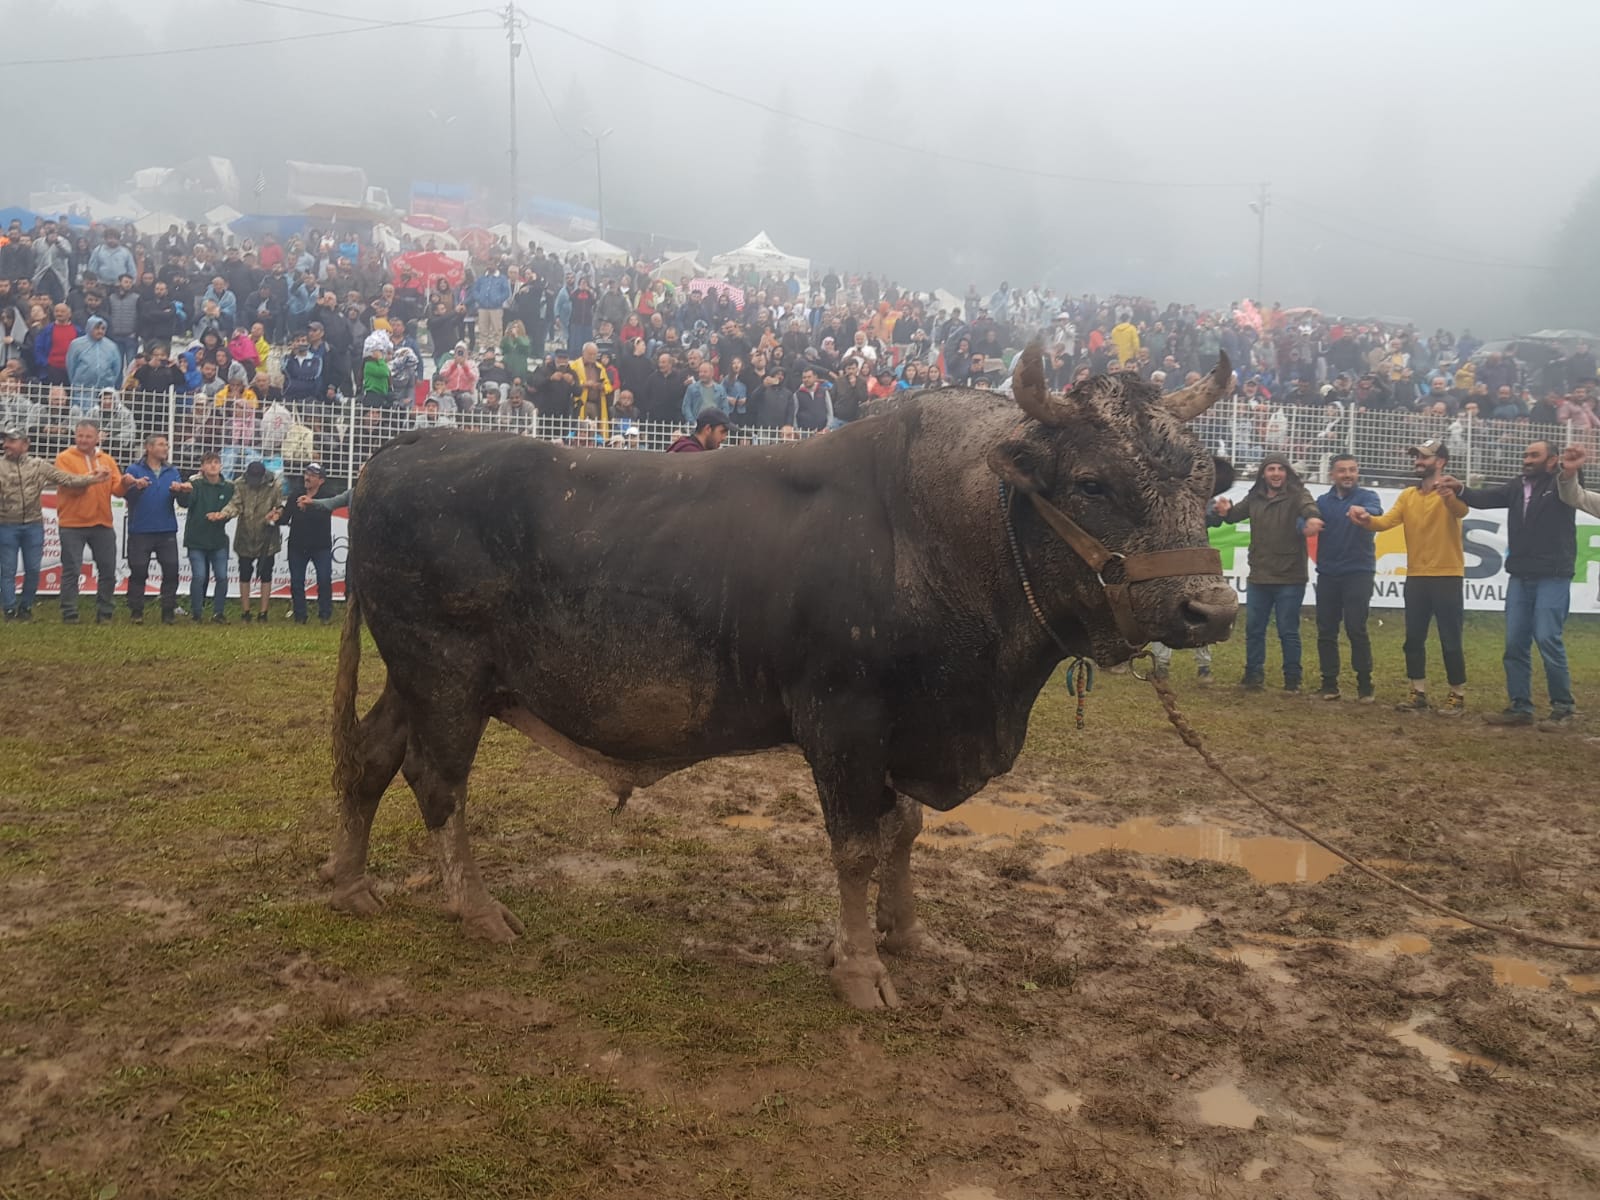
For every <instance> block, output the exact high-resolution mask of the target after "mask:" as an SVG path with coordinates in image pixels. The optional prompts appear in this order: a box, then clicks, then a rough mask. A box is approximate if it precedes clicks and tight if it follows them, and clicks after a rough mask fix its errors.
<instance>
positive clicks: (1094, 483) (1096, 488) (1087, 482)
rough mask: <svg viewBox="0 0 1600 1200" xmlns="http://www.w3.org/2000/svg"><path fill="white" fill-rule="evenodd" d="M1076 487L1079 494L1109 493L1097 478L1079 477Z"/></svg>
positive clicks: (1102, 494)
mask: <svg viewBox="0 0 1600 1200" xmlns="http://www.w3.org/2000/svg"><path fill="white" fill-rule="evenodd" d="M1077 488H1078V494H1079V495H1080V496H1104V495H1107V494H1108V493H1109V489H1108V488H1107V487H1106V485H1105V484H1103V483H1101V482H1100V481H1099V480H1098V479H1080V480H1078V483H1077Z"/></svg>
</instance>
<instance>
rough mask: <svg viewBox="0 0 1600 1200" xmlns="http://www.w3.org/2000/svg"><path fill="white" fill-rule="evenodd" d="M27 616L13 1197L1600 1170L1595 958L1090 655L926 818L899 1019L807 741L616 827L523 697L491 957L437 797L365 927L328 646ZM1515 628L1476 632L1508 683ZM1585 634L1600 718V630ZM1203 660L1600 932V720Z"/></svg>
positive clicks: (1203, 712) (13, 682)
mask: <svg viewBox="0 0 1600 1200" xmlns="http://www.w3.org/2000/svg"><path fill="white" fill-rule="evenodd" d="M46 615H47V616H48V613H46ZM1394 625H1395V622H1393V621H1390V622H1388V623H1387V625H1386V627H1385V628H1384V629H1382V630H1379V631H1378V652H1379V656H1380V663H1383V664H1389V665H1391V669H1390V670H1389V671H1388V675H1389V676H1393V678H1388V677H1386V678H1385V680H1384V686H1385V688H1386V693H1385V698H1386V699H1388V700H1393V699H1397V698H1398V694H1397V693H1398V687H1399V679H1398V662H1399V652H1398V631H1397V630H1396V629H1395V628H1394ZM6 638H7V644H6V651H7V659H6V663H5V666H4V668H0V669H3V671H4V676H3V679H4V683H3V699H4V704H5V719H4V723H3V732H0V981H3V982H0V1196H5V1197H24V1196H25V1197H30V1198H32V1197H63V1198H66V1197H72V1198H75V1200H76V1198H81V1197H86V1196H87V1197H101V1198H103V1200H109V1198H110V1197H112V1196H120V1197H144V1196H149V1197H171V1196H182V1197H190V1196H195V1197H199V1196H229V1197H258V1196H259V1197H273V1198H275V1200H277V1198H282V1197H305V1196H330V1197H331V1196H363V1197H364V1196H383V1197H413V1196H415V1197H424V1196H427V1197H436V1196H471V1197H502V1196H503V1197H512V1196H562V1197H585V1196H592V1197H602V1196H603V1197H639V1198H641V1200H642V1198H645V1197H652V1198H659V1197H671V1198H676V1197H700V1196H706V1197H763V1198H765V1197H795V1198H800V1197H806V1198H811V1197H846V1196H848V1197H858V1196H862V1195H871V1196H877V1197H885V1198H890V1197H948V1198H951V1200H986V1198H990V1197H995V1198H1000V1200H1030V1198H1040V1200H1042V1198H1045V1197H1084V1198H1090V1197H1093V1198H1096V1200H1101V1198H1119V1197H1128V1198H1134V1197H1149V1198H1152V1200H1166V1198H1169V1197H1170V1198H1177V1197H1193V1196H1227V1197H1232V1196H1236V1197H1280V1196H1282V1197H1322V1196H1326V1197H1340V1198H1366V1197H1371V1198H1374V1200H1376V1198H1378V1197H1385V1198H1398V1197H1408V1196H1418V1197H1424V1196H1427V1197H1432V1196H1446V1197H1457V1196H1483V1197H1494V1198H1495V1200H1504V1198H1506V1197H1547V1196H1550V1197H1593V1196H1595V1195H1597V1194H1600V955H1596V954H1583V953H1576V952H1566V951H1556V950H1545V949H1540V948H1533V947H1528V946H1522V945H1518V944H1516V943H1511V942H1508V941H1505V940H1503V939H1499V938H1496V937H1494V936H1492V935H1489V934H1486V933H1483V932H1481V931H1477V930H1473V929H1469V928H1461V927H1458V926H1456V925H1455V924H1453V923H1451V922H1447V921H1440V920H1436V919H1433V918H1430V917H1428V916H1426V915H1424V914H1418V913H1417V912H1415V911H1413V910H1411V909H1409V908H1408V907H1407V906H1406V905H1405V904H1404V903H1403V902H1402V901H1401V900H1400V899H1399V898H1398V897H1397V896H1395V895H1393V894H1391V893H1387V892H1385V891H1383V890H1381V889H1379V888H1378V886H1377V885H1375V884H1373V883H1371V882H1369V881H1367V880H1365V879H1363V878H1361V877H1359V876H1355V875H1353V873H1351V872H1350V871H1348V870H1345V869H1341V868H1340V867H1339V866H1338V864H1337V863H1336V862H1334V861H1332V860H1330V859H1329V858H1328V857H1327V856H1326V855H1325V854H1324V853H1323V852H1321V851H1320V850H1317V849H1316V848H1315V847H1309V846H1307V845H1305V844H1303V843H1300V842H1298V841H1296V840H1295V839H1293V838H1292V837H1286V836H1284V831H1282V830H1276V829H1273V828H1271V826H1270V823H1269V822H1268V821H1267V820H1266V819H1265V818H1264V817H1263V816H1261V815H1260V814H1259V813H1258V812H1257V811H1255V810H1254V809H1252V808H1251V807H1250V806H1249V805H1248V804H1247V803H1246V802H1244V801H1242V800H1240V799H1239V798H1237V797H1235V796H1231V795H1229V794H1227V793H1226V791H1225V790H1224V789H1222V788H1221V787H1220V786H1219V785H1218V784H1217V783H1216V782H1215V781H1214V780H1213V779H1211V778H1210V777H1208V776H1207V775H1205V774H1204V773H1203V772H1202V770H1201V769H1200V767H1199V766H1198V763H1197V760H1195V759H1194V758H1193V756H1192V754H1191V752H1190V751H1188V750H1187V749H1185V748H1184V747H1183V746H1182V745H1181V744H1180V743H1179V742H1178V741H1177V740H1176V738H1174V737H1173V736H1172V735H1171V733H1170V732H1169V731H1168V729H1167V727H1166V725H1165V723H1164V721H1163V719H1162V717H1161V715H1160V714H1159V712H1158V710H1157V709H1156V707H1155V705H1154V703H1153V700H1152V699H1151V697H1150V695H1149V692H1148V688H1147V687H1146V686H1145V685H1142V684H1139V683H1138V682H1137V681H1136V680H1133V679H1131V678H1128V677H1111V678H1103V679H1102V680H1101V683H1100V685H1099V687H1098V688H1097V691H1096V694H1095V695H1094V697H1093V698H1092V699H1091V703H1090V706H1089V714H1088V716H1089V725H1090V727H1089V729H1088V730H1086V731H1084V732H1081V733H1080V732H1076V731H1074V730H1073V729H1072V721H1071V710H1070V707H1069V706H1068V704H1067V702H1066V698H1065V694H1064V692H1063V691H1062V690H1061V689H1060V687H1059V684H1054V685H1052V688H1051V689H1050V690H1048V691H1047V692H1046V694H1045V696H1044V697H1043V698H1042V699H1041V702H1040V705H1039V708H1038V710H1037V712H1036V715H1035V720H1034V726H1033V730H1032V733H1031V735H1030V740H1029V744H1028V748H1027V750H1026V752H1025V754H1024V756H1023V758H1022V759H1021V760H1020V761H1019V763H1018V764H1017V769H1016V770H1015V772H1014V773H1013V774H1012V775H1010V776H1008V777H1006V778H1004V779H1001V780H998V781H996V782H995V783H994V784H993V785H992V786H991V787H990V788H989V789H988V790H987V791H986V792H985V793H984V794H983V795H982V796H981V797H980V798H979V799H978V800H977V801H976V802H974V803H971V804H969V805H967V806H964V807H963V808H961V809H958V810H956V811H955V812H953V813H951V814H948V816H941V817H938V818H936V819H931V820H930V821H929V828H928V830H927V831H926V832H925V833H924V835H923V838H922V841H921V842H920V843H919V848H918V852H917V855H916V858H915V866H916V869H917V871H918V874H919V878H920V893H921V896H922V897H923V900H924V904H925V908H924V914H925V917H926V919H927V921H928V923H929V925H930V926H931V928H932V929H933V931H934V932H935V933H936V934H938V935H939V936H940V937H942V938H943V939H945V940H946V941H947V942H948V943H951V944H952V945H953V946H954V947H955V948H957V949H958V950H959V954H958V955H956V956H955V957H953V958H949V959H931V960H904V961H896V960H889V961H890V968H891V970H892V971H894V973H895V976H896V979H897V982H898V986H899V992H900V995H901V997H902V998H903V1000H904V1001H905V1006H904V1007H903V1008H901V1009H899V1010H897V1011H894V1012H890V1013H876V1014H859V1013H854V1012H851V1011H848V1010H845V1009H843V1008H841V1007H840V1006H839V1005H837V1004H836V1003H835V1002H834V1000H833V999H832V997H831V994H830V992H829V989H828V986H827V981H826V977H825V974H824V973H823V969H822V965H821V956H822V950H823V947H824V944H825V942H826V940H827V938H828V936H829V933H830V921H831V918H832V913H833V885H832V880H831V875H830V872H829V870H828V863H827V853H826V842H825V839H824V837H823V833H822V829H821V822H820V817H819V815H818V813H817V811H816V807H817V806H816V797H815V793H814V791H813V789H812V787H811V785H810V780H809V776H808V773H807V771H806V769H805V767H804V764H803V763H802V762H801V761H800V759H799V758H798V757H797V756H795V755H793V754H791V753H787V752H775V753H770V754H765V755H761V756H757V757H752V758H745V759H735V760H724V761H719V762H714V763H708V764H704V765H702V766H700V767H698V768H695V769H694V770H692V771H688V772H685V773H682V774H680V775H678V776H675V777H672V778H670V779H668V780H665V781H663V782H662V783H661V784H659V785H657V786H656V787H654V788H651V789H648V790H646V791H644V792H641V793H638V794H637V795H636V796H635V797H634V799H633V800H632V801H631V802H630V804H629V806H628V807H627V809H625V810H624V811H623V812H622V813H620V814H618V815H615V816H613V815H612V814H611V813H610V811H609V808H610V797H609V796H608V795H607V793H605V791H604V789H603V788H602V787H600V786H599V785H598V784H596V783H594V782H593V781H591V780H589V779H588V778H586V777H585V776H583V775H581V774H579V773H577V772H576V771H574V770H573V769H571V768H569V767H567V766H565V765H564V764H562V763H560V762H559V761H557V760H554V759H551V758H550V757H549V756H547V755H545V754H543V753H540V752H537V751H534V750H532V749H531V748H530V747H529V746H528V744H527V743H526V742H525V741H524V740H522V739H521V738H520V736H519V735H516V734H514V733H512V732H511V731H509V730H506V729H501V728H498V727H496V728H495V729H493V730H492V731H491V733H490V735H489V738H488V739H487V741H486V743H485V747H484V751H483V753H482V755H481V756H480V760H479V770H478V772H477V774H476V775H475V777H474V785H473V793H472V799H471V802H470V808H469V813H470V824H471V827H472V830H473V836H474V842H475V845H476V847H477V849H478V853H479V856H480V861H481V863H482V864H483V867H484V873H485V875H486V877H487V879H488V882H489V885H490V887H491V888H492V889H493V890H495V891H496V893H497V894H498V895H499V896H500V898H501V899H503V900H504V901H506V902H507V903H508V904H509V905H510V906H511V907H512V908H513V909H515V910H516V911H517V913H518V914H519V915H521V917H522V918H523V920H524V921H525V922H526V924H527V927H528V932H527V935H526V936H525V937H524V938H523V939H522V940H521V941H520V942H518V943H517V944H516V945H515V946H513V947H511V948H509V949H502V948H491V947H486V946H481V945H475V944H468V943H465V942H463V941H462V940H461V939H460V938H459V936H458V932H457V930H456V928H455V927H454V926H453V925H452V923H451V922H450V920H449V919H448V918H447V917H445V916H444V915H442V913H441V911H440V907H439V900H440V897H439V892H438V889H437V887H436V886H435V884H434V882H433V879H432V876H431V873H430V863H429V861H428V859H427V855H426V853H425V851H426V846H425V842H424V838H423V836H422V833H421V828H420V823H419V821H418V818H417V815H416V809H415V806H414V804H413V802H412V801H411V798H410V796H409V793H407V792H406V791H405V790H404V788H403V787H397V788H395V789H393V790H391V792H390V793H389V796H388V797H387V799H386V801H385V803H384V807H383V809H382V810H381V812H380V816H379V822H378V830H377V833H376V836H375V841H374V852H373V863H374V872H375V874H376V875H377V876H378V878H379V879H381V880H382V885H383V888H384V890H385V891H386V893H387V900H388V903H387V907H386V909H385V911H384V912H383V913H382V914H381V915H380V916H378V917H377V918H375V919H372V920H369V921H358V920H353V919H348V918H344V917H340V916H337V915H335V914H332V913H330V912H329V911H328V910H327V908H326V903H325V895H324V893H323V891H322V889H321V888H319V886H318V885H317V883H316V881H315V869H316V866H317V864H318V863H319V862H320V860H321V858H322V856H323V855H324V854H325V852H326V848H327V835H328V831H329V827H330V814H331V806H330V800H329V796H328V787H327V785H326V778H327V770H328V755H327V739H326V728H327V697H328V695H329V693H330V690H331V685H330V681H331V678H332V665H333V664H332V659H333V651H334V638H335V634H334V633H333V632H332V631H322V630H315V631H310V632H308V631H305V630H296V629H292V628H288V627H283V626H273V627H270V628H268V629H266V630H261V629H241V628H232V629H213V628H210V627H206V628H204V629H198V630H193V631H190V630H179V631H168V630H163V629H160V628H159V627H157V628H150V629H138V630H135V629H131V628H126V627H113V628H111V629H107V630H94V629H82V628H80V629H71V630H67V629H62V628H60V627H53V626H50V625H48V624H45V623H37V624H36V625H35V626H34V627H32V628H31V629H26V630H19V631H17V636H13V630H12V629H10V628H8V629H7V631H6ZM1497 639H1498V626H1497V623H1496V622H1494V621H1493V620H1492V619H1474V621H1473V623H1472V628H1471V637H1470V640H1469V662H1470V663H1471V665H1472V669H1473V672H1474V675H1475V677H1476V679H1478V680H1482V681H1483V683H1482V687H1481V688H1480V689H1477V690H1475V693H1474V701H1475V706H1476V707H1477V708H1478V709H1479V710H1480V711H1482V710H1488V709H1493V708H1497V707H1499V703H1500V695H1499V692H1498V688H1497V683H1498V679H1499V671H1498V658H1499V650H1498V642H1497ZM1571 641H1572V651H1573V658H1574V663H1575V668H1576V673H1577V675H1578V677H1579V679H1580V689H1579V699H1580V704H1582V705H1585V706H1586V707H1588V708H1591V709H1594V710H1595V711H1597V712H1600V688H1596V687H1595V686H1594V684H1593V682H1592V681H1593V680H1594V679H1595V678H1596V676H1597V675H1600V628H1597V627H1596V626H1595V625H1593V624H1578V623H1575V625H1574V628H1573V629H1572V630H1571ZM175 649H177V651H178V652H176V653H175V652H174V650H175ZM1238 654H1239V650H1238V647H1237V646H1236V645H1234V646H1230V647H1226V648H1223V649H1222V651H1221V652H1220V653H1219V661H1218V670H1219V673H1220V674H1221V675H1222V677H1223V678H1224V680H1230V681H1231V679H1233V678H1234V677H1235V676H1236V674H1237V670H1238ZM376 661H377V660H376V658H375V656H373V655H372V654H370V653H369V654H368V656H367V658H366V663H365V674H364V676H363V693H364V694H365V695H366V696H368V697H369V698H370V697H371V696H374V695H375V694H376V691H377V687H378V684H379V681H380V679H381V668H379V667H378V666H376V665H375V664H376ZM1175 676H1176V682H1177V684H1178V686H1179V688H1180V690H1181V691H1182V692H1183V694H1184V697H1185V703H1186V706H1187V707H1188V708H1189V710H1190V712H1191V713H1192V715H1193V717H1194V719H1195V721H1196V723H1197V724H1198V725H1200V726H1201V727H1202V728H1203V729H1205V730H1207V731H1208V732H1209V733H1210V735H1211V740H1212V742H1213V744H1214V746H1215V748H1216V750H1217V751H1218V753H1219V754H1220V755H1221V756H1222V757H1223V758H1224V759H1226V760H1227V761H1228V762H1229V763H1230V765H1232V766H1234V767H1235V768H1237V769H1238V770H1239V771H1240V773H1241V774H1242V775H1243V776H1244V777H1245V778H1246V779H1247V780H1249V781H1250V782H1251V783H1252V784H1255V785H1259V786H1261V787H1262V788H1263V789H1264V790H1266V791H1269V792H1271V793H1273V794H1274V795H1276V796H1277V797H1278V798H1279V799H1281V800H1283V801H1285V802H1286V803H1288V804H1289V806H1290V807H1291V808H1293V809H1294V810H1295V811H1296V812H1297V813H1298V814H1299V815H1300V816H1302V817H1303V818H1304V819H1305V820H1307V821H1308V822H1310V823H1311V824H1313V825H1314V826H1315V827H1317V828H1318V829H1319V830H1321V831H1323V832H1325V833H1327V834H1329V835H1331V836H1333V837H1335V838H1336V839H1338V840H1340V841H1341V842H1343V843H1345V844H1346V845H1348V846H1349V847H1350V848H1352V849H1353V850H1355V851H1357V852H1359V853H1361V854H1364V855H1368V856H1371V857H1372V858H1374V859H1378V860H1382V862H1383V863H1384V864H1385V865H1387V866H1388V867H1390V868H1391V869H1393V870H1394V871H1395V872H1396V873H1397V874H1398V875H1399V876H1400V877H1401V878H1403V879H1405V880H1406V881H1407V882H1408V883H1410V884H1412V885H1413V886H1415V887H1418V888H1421V889H1422V890H1424V891H1426V892H1427V893H1429V894H1431V895H1435V896H1437V897H1439V898H1441V899H1444V900H1446V901H1448V902H1449V903H1451V904H1455V905H1458V906H1461V907H1464V908H1467V909H1470V910H1472V911H1474V912H1477V913H1480V914H1483V915H1485V916H1488V917H1491V918H1494V919H1499V920H1508V921H1512V922H1516V923H1523V924H1527V925H1530V926H1533V927H1536V928H1539V929H1542V930H1546V931H1552V932H1560V933H1563V934H1566V935H1568V936H1586V937H1590V938H1600V891H1597V889H1600V863H1597V857H1596V854H1595V849H1594V847H1595V833H1596V829H1597V827H1600V814H1597V812H1596V805H1595V800H1596V798H1597V794H1600V786H1597V784H1596V767H1597V765H1600V744H1596V742H1595V741H1594V740H1591V739H1593V738H1595V737H1596V736H1600V727H1596V726H1590V727H1589V728H1587V729H1580V730H1579V731H1578V732H1577V733H1574V734H1569V735H1545V734H1541V733H1538V732H1535V731H1531V730H1513V731H1497V730H1493V729H1489V728H1486V727H1484V726H1483V725H1482V724H1481V722H1480V721H1479V720H1478V719H1477V718H1476V717H1475V716H1474V717H1468V718H1466V719H1465V720H1463V721H1460V722H1449V721H1445V720H1441V719H1437V718H1415V717H1407V716H1402V715H1398V714H1396V713H1394V712H1392V711H1390V710H1389V708H1388V707H1387V705H1385V706H1382V707H1358V706H1356V705H1354V704H1352V703H1344V704H1340V705H1326V704H1322V703H1320V702H1318V701H1316V700H1314V699H1310V698H1306V697H1294V698H1291V697H1284V696H1280V695H1272V694H1268V695H1265V696H1259V697H1245V698H1241V697H1239V696H1237V695H1235V694H1234V693H1233V692H1232V691H1231V689H1226V688H1217V689H1213V690H1211V691H1208V692H1197V691H1196V690H1195V688H1194V686H1193V679H1192V665H1191V664H1190V662H1189V661H1188V659H1187V656H1185V655H1180V656H1179V658H1178V662H1177V664H1176V670H1175Z"/></svg>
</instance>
